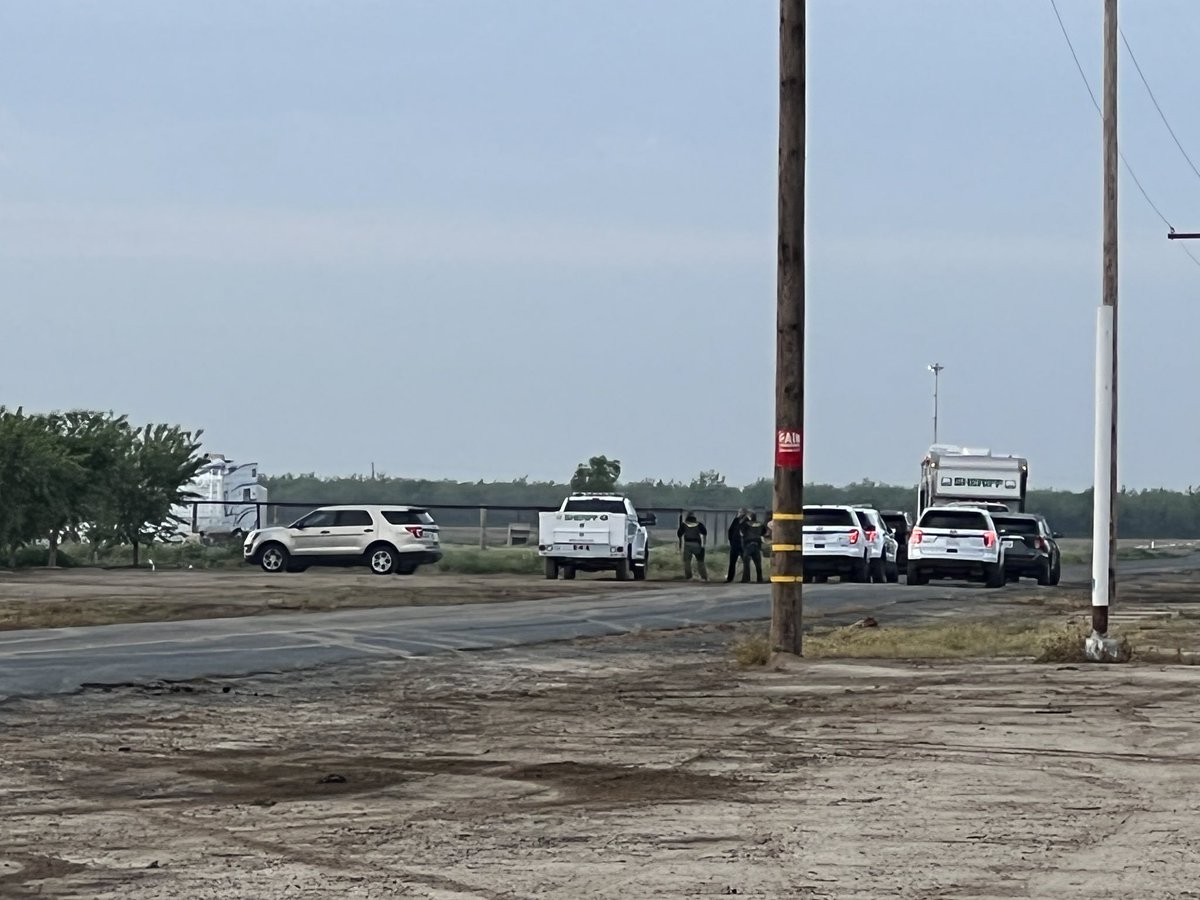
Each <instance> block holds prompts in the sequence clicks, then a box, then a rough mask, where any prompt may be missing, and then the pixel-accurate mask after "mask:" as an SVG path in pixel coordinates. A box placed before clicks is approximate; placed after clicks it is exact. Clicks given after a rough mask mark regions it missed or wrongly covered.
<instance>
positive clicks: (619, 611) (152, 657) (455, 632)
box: [0, 556, 1200, 700]
mask: <svg viewBox="0 0 1200 900" xmlns="http://www.w3.org/2000/svg"><path fill="white" fill-rule="evenodd" d="M1197 567H1200V556H1192V557H1188V558H1187V559H1184V560H1179V559H1175V560H1155V561H1138V562H1125V563H1122V564H1121V566H1120V571H1121V573H1122V574H1123V575H1127V576H1128V575H1137V574H1140V573H1152V572H1158V571H1172V570H1183V569H1194V568H1197ZM1089 578H1090V575H1089V573H1088V570H1087V569H1086V568H1085V567H1083V566H1069V567H1064V570H1063V582H1064V584H1068V583H1076V584H1083V585H1086V584H1087V583H1088V580H1089ZM1004 594H1005V592H1004V591H1003V590H1000V591H989V590H985V589H983V588H981V587H978V586H973V585H971V586H956V585H951V584H946V585H937V584H934V585H930V586H927V587H922V588H909V587H907V586H906V585H904V584H899V585H859V584H845V585H843V584H825V585H809V586H807V587H806V588H805V591H804V598H805V610H806V615H808V616H810V617H818V616H819V617H820V618H822V619H823V620H824V621H826V622H832V623H837V622H839V621H842V620H847V621H852V620H854V619H856V618H859V617H860V616H864V615H871V616H875V617H880V616H886V617H887V618H888V620H889V621H902V620H904V619H906V618H907V619H911V618H914V617H918V618H920V617H941V616H948V615H955V614H959V613H961V612H963V611H964V610H966V609H970V608H971V607H972V606H975V605H976V604H987V605H988V607H989V608H992V607H994V606H995V605H996V604H999V603H1002V602H1003V597H1004ZM769 598H770V590H769V588H768V587H767V586H766V585H741V584H735V585H723V584H721V585H696V584H693V585H689V586H681V587H670V588H664V589H663V590H661V591H639V592H637V593H633V592H629V591H623V590H621V589H620V588H617V587H614V589H613V590H612V591H611V592H605V593H603V594H590V595H587V596H576V597H559V598H555V599H542V600H530V601H518V602H513V603H493V604H481V605H461V606H421V607H390V608H381V609H355V610H338V611H335V612H328V613H308V614H302V615H297V614H294V613H291V614H281V615H271V616H256V617H244V618H229V619H199V620H195V621H188V622H164V623H157V622H156V623H143V624H133V625H102V626H92V627H86V628H45V629H37V630H29V631H9V632H3V633H0V700H4V699H9V698H12V697H21V696H37V695H45V694H56V693H70V692H74V691H77V690H79V689H81V688H83V687H87V686H92V685H95V686H100V685H122V684H143V683H148V682H162V681H188V680H194V679H198V678H221V677H240V676H247V675H254V674H263V673H274V672H288V671H298V670H304V669H311V668H315V667H318V666H324V665H331V664H334V663H343V662H351V661H364V660H369V659H371V658H381V659H395V658H404V657H413V656H424V655H428V654H432V653H443V652H448V651H463V650H487V649H496V648H504V647H515V646H522V645H529V644H540V643H547V642H551V641H563V640H571V639H573V638H582V637H600V636H604V635H614V634H624V633H628V632H631V631H638V630H654V629H673V628H682V627H688V626H695V625H713V624H721V623H727V622H741V621H750V620H755V619H764V618H767V617H768V616H769V606H770V600H769Z"/></svg>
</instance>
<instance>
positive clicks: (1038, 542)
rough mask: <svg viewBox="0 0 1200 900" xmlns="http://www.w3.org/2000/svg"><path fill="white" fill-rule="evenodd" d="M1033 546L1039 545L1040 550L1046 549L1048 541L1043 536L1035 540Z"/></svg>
mask: <svg viewBox="0 0 1200 900" xmlns="http://www.w3.org/2000/svg"><path fill="white" fill-rule="evenodd" d="M1033 546H1035V547H1037V548H1038V549H1039V550H1045V549H1046V542H1045V540H1043V539H1042V538H1038V539H1037V540H1036V541H1034V542H1033Z"/></svg>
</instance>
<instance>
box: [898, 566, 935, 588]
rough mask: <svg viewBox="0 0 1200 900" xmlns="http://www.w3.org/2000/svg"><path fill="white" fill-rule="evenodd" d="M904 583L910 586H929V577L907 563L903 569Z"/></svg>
mask: <svg viewBox="0 0 1200 900" xmlns="http://www.w3.org/2000/svg"><path fill="white" fill-rule="evenodd" d="M904 581H905V583H906V584H912V585H921V584H929V576H928V575H926V574H925V573H924V572H922V571H921V570H920V569H918V568H917V567H916V566H914V565H913V564H912V563H908V565H906V566H905V567H904Z"/></svg>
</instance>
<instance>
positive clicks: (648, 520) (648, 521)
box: [638, 513, 658, 528]
mask: <svg viewBox="0 0 1200 900" xmlns="http://www.w3.org/2000/svg"><path fill="white" fill-rule="evenodd" d="M638 524H639V525H641V526H642V527H643V528H653V527H654V526H655V525H657V524H658V516H656V515H655V514H654V513H642V514H641V515H640V516H638Z"/></svg>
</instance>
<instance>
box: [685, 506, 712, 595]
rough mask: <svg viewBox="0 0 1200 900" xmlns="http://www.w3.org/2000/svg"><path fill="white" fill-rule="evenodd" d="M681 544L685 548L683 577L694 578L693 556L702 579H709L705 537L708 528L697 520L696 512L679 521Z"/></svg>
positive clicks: (689, 579)
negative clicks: (705, 558) (705, 561)
mask: <svg viewBox="0 0 1200 900" xmlns="http://www.w3.org/2000/svg"><path fill="white" fill-rule="evenodd" d="M678 537H679V545H680V547H681V548H682V549H683V577H684V578H685V579H687V580H688V581H691V580H692V557H693V556H694V557H695V558H696V565H697V567H698V568H699V569H700V580H701V581H708V566H706V565H705V564H704V539H705V538H707V537H708V529H707V528H705V527H704V523H703V522H700V521H697V520H696V514H695V513H694V512H690V513H688V514H687V515H686V516H684V518H683V521H682V522H680V523H679V532H678Z"/></svg>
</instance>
